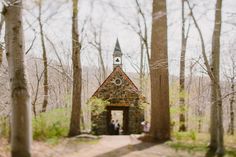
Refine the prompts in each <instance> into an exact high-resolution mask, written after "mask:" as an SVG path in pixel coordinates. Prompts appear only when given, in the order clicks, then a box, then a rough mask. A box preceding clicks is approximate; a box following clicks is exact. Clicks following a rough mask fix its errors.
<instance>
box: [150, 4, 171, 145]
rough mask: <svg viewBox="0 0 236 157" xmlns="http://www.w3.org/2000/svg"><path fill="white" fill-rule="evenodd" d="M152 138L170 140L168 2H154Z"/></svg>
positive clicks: (151, 71) (151, 65)
mask: <svg viewBox="0 0 236 157" xmlns="http://www.w3.org/2000/svg"><path fill="white" fill-rule="evenodd" d="M150 63H151V64H150V75H151V128H150V136H151V138H153V139H155V140H159V141H166V140H169V139H170V111H169V77H168V53H167V12H166V0H154V1H153V17H152V42H151V62H150Z"/></svg>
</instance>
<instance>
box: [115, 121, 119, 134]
mask: <svg viewBox="0 0 236 157" xmlns="http://www.w3.org/2000/svg"><path fill="white" fill-rule="evenodd" d="M114 126H115V135H119V134H120V124H119V121H118V120H116V122H115V124H114Z"/></svg>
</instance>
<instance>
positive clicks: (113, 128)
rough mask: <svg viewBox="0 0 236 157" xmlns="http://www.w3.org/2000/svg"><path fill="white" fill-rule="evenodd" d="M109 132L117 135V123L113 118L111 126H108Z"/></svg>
mask: <svg viewBox="0 0 236 157" xmlns="http://www.w3.org/2000/svg"><path fill="white" fill-rule="evenodd" d="M108 133H109V135H115V123H114V120H111V122H110V124H109V126H108Z"/></svg>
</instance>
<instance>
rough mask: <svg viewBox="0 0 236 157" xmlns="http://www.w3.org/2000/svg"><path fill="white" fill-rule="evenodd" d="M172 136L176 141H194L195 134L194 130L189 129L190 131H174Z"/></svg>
mask: <svg viewBox="0 0 236 157" xmlns="http://www.w3.org/2000/svg"><path fill="white" fill-rule="evenodd" d="M174 138H175V139H176V140H177V141H185V140H192V141H196V139H197V134H196V132H194V131H190V132H175V133H174Z"/></svg>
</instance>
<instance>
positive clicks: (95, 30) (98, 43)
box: [88, 20, 107, 85]
mask: <svg viewBox="0 0 236 157" xmlns="http://www.w3.org/2000/svg"><path fill="white" fill-rule="evenodd" d="M103 22H104V21H100V24H99V26H95V25H94V24H93V23H92V21H91V20H90V24H91V31H92V32H91V33H92V40H91V41H90V40H89V41H88V43H89V44H90V45H92V46H93V47H94V48H95V49H96V50H97V52H98V58H99V71H101V80H100V79H99V84H100V85H101V83H102V82H103V81H104V80H105V79H106V76H107V74H106V67H105V63H104V58H103V50H102V31H103Z"/></svg>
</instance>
